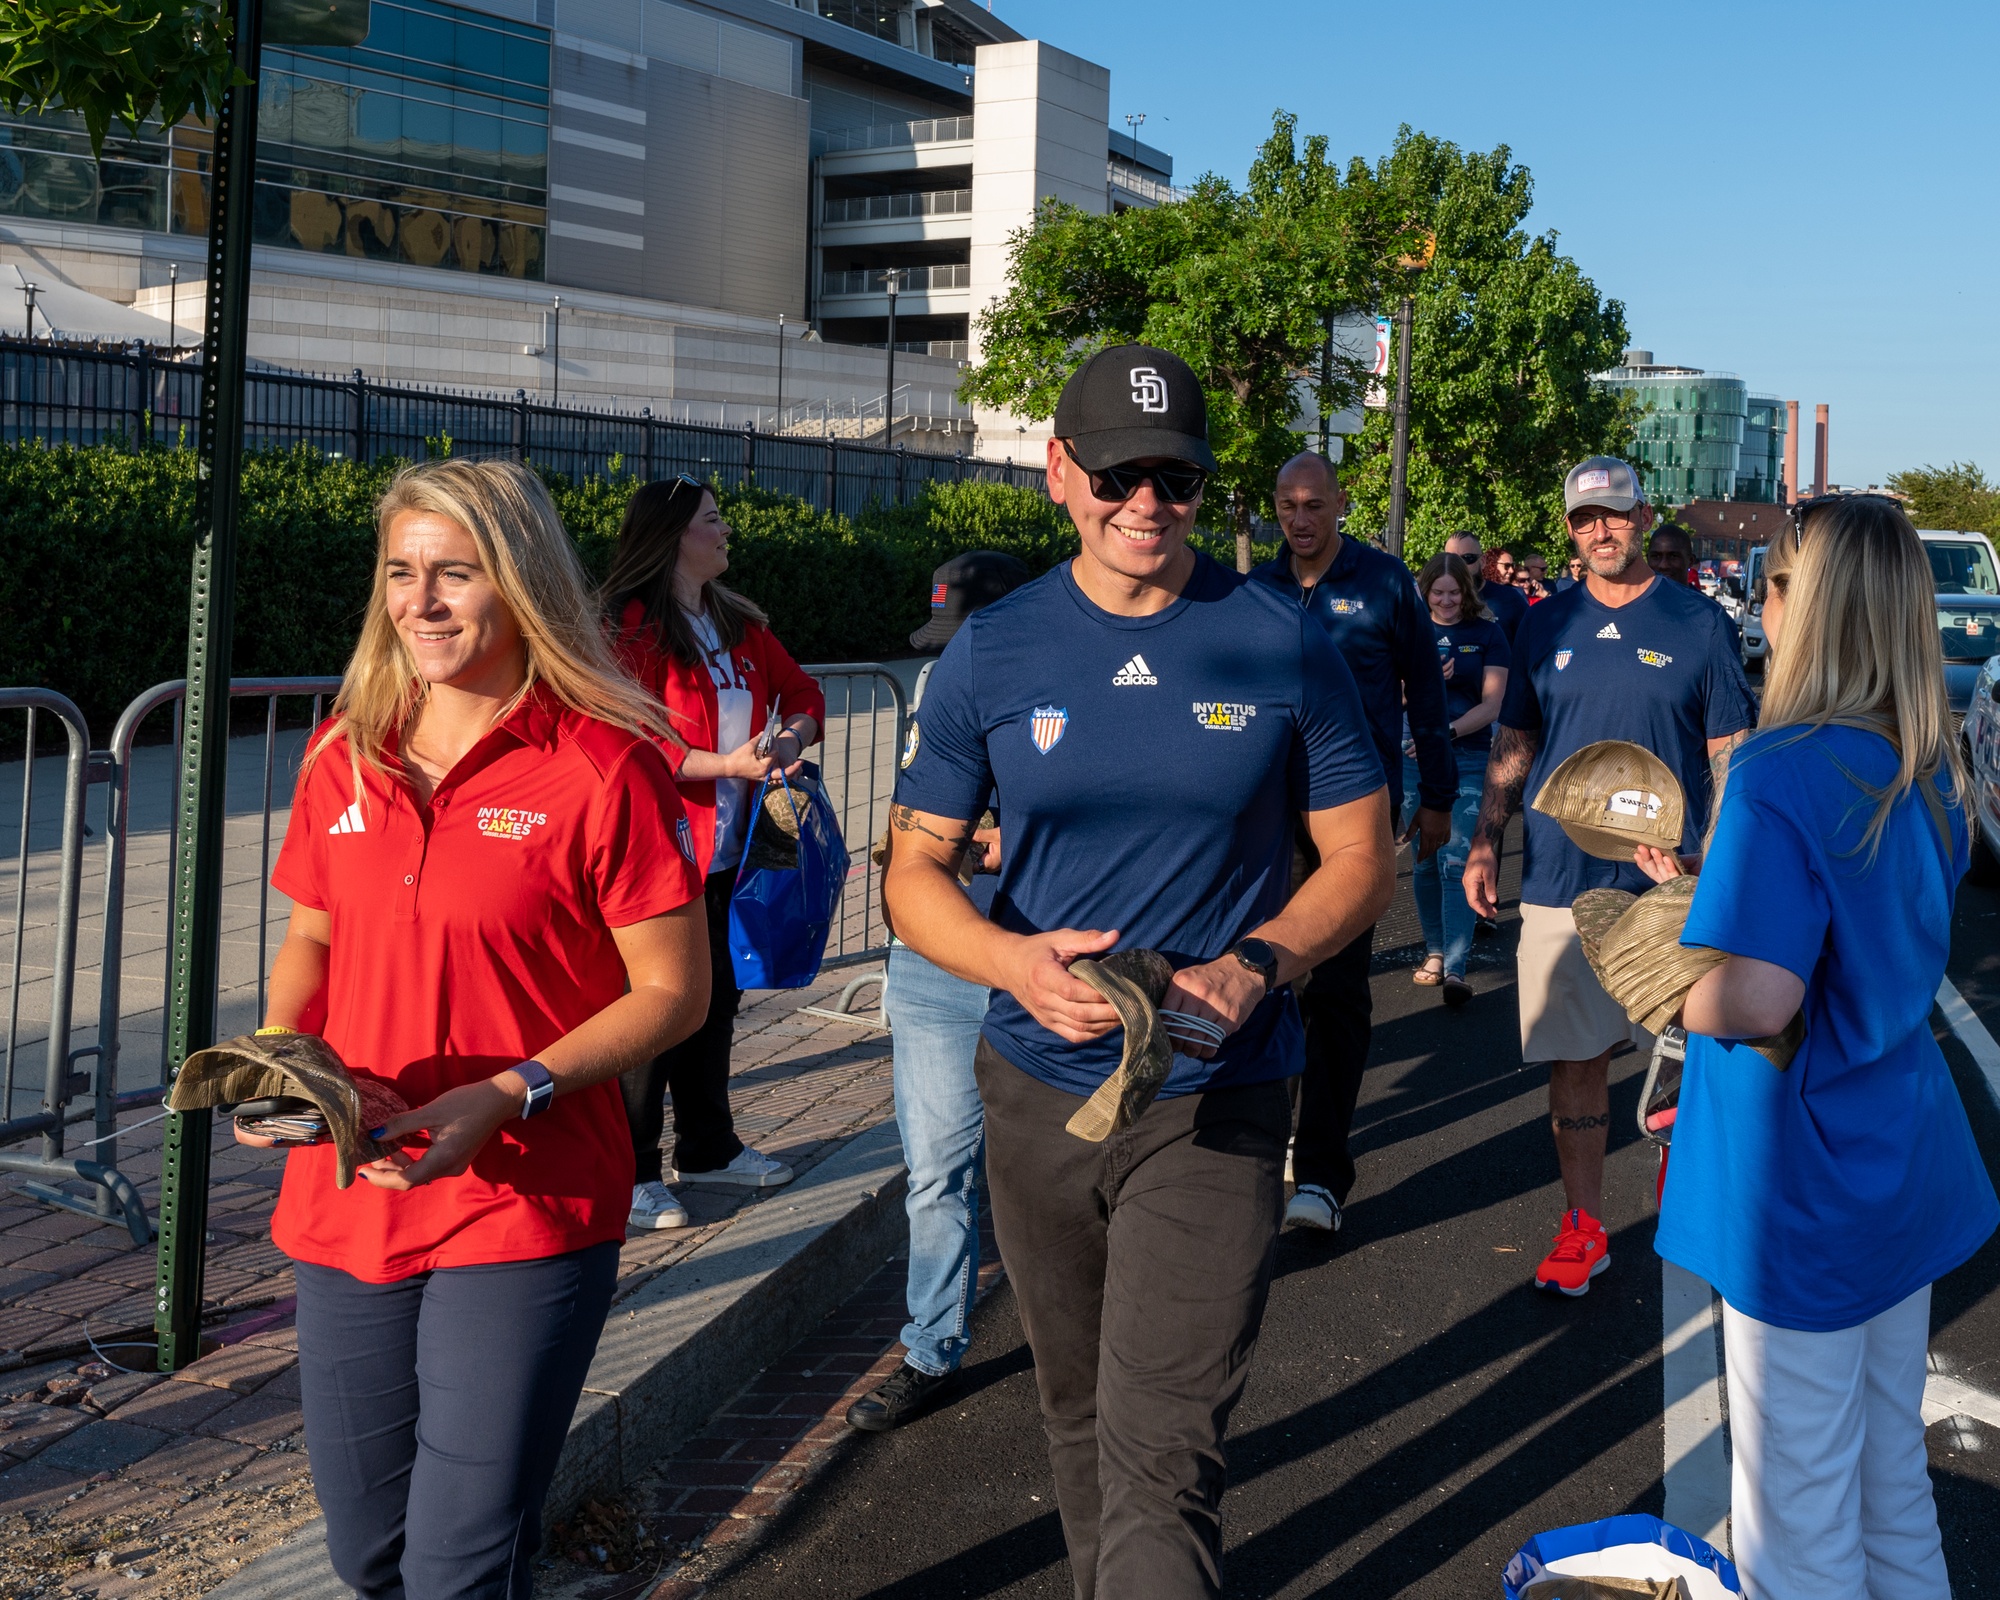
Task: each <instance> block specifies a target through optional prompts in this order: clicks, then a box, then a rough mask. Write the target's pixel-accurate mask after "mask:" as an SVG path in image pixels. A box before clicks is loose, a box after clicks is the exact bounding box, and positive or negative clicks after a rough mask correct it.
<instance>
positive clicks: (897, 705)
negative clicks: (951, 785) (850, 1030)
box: [805, 661, 910, 1021]
mask: <svg viewBox="0 0 2000 1600" xmlns="http://www.w3.org/2000/svg"><path fill="white" fill-rule="evenodd" d="M805 670H806V672H807V673H808V674H810V675H811V676H812V677H814V678H816V679H818V680H819V684H820V687H821V688H822V689H823V690H825V691H826V724H827V725H826V727H825V728H824V729H822V730H821V732H820V752H819V764H820V772H821V775H822V777H823V778H824V779H825V781H826V789H827V794H828V795H829V796H830V797H831V798H832V800H833V804H834V808H835V810H836V811H837V812H838V814H839V817H840V833H841V837H842V838H843V839H845V840H846V841H847V854H848V861H849V865H848V869H847V874H848V875H847V891H846V893H845V894H844V895H843V896H842V897H841V905H840V914H839V916H838V917H837V918H836V919H835V921H834V926H833V931H832V932H831V933H830V934H829V935H828V938H827V951H826V960H825V962H824V963H823V965H824V966H827V967H846V966H853V965H856V964H857V963H860V962H863V961H874V960H879V959H880V958H881V957H883V956H884V955H886V954H888V950H889V927H888V924H887V923H886V922H885V921H884V920H883V916H882V882H881V877H882V874H881V869H880V868H879V867H877V866H876V865H875V863H874V861H873V860H872V859H871V852H872V850H873V848H874V844H875V840H876V838H877V836H878V835H879V834H880V832H881V829H882V827H883V825H884V824H885V823H886V822H887V821H888V818H889V798H890V795H891V794H892V793H893V792H894V789H895V785H896V756H897V753H898V752H899V751H900V750H901V749H902V747H903V734H904V731H905V730H906V729H907V728H908V726H909V720H910V710H909V701H908V697H907V696H906V695H905V694H904V693H903V686H902V684H901V683H900V682H898V681H897V679H896V676H895V674H894V673H892V672H890V671H889V669H888V668H887V667H884V666H883V665H882V664H881V663H880V662H877V661H838V662H832V663H829V664H823V665H818V666H809V667H807V668H806V669H805ZM855 1020H856V1021H859V1020H861V1019H860V1018H858V1017H857V1018H856V1019H855Z"/></svg>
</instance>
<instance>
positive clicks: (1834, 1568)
mask: <svg viewBox="0 0 2000 1600" xmlns="http://www.w3.org/2000/svg"><path fill="white" fill-rule="evenodd" d="M1930 1320H1931V1291H1930V1288H1929V1286H1928V1285H1927V1286H1925V1287H1924V1288H1922V1289H1919V1290H1918V1291H1917V1292H1916V1293H1915V1294H1913V1295H1911V1296H1910V1297H1909V1299H1907V1300H1905V1301H1903V1302H1902V1303H1901V1304H1900V1305H1895V1306H1891V1307H1890V1308H1889V1309H1888V1310H1887V1311H1884V1312H1883V1313H1881V1315H1879V1316H1876V1317H1872V1318H1870V1319H1869V1320H1868V1321H1867V1322H1864V1323H1862V1324H1861V1325H1860V1326H1859V1327H1858V1328H1844V1329H1842V1330H1841V1331H1840V1332H1838V1333H1799V1332H1797V1331H1795V1330H1793V1329H1790V1328H1774V1327H1772V1326H1771V1325H1770V1324H1769V1323H1767V1322H1758V1321H1757V1320H1756V1319H1755V1318H1752V1317H1746V1316H1745V1315H1744V1314H1743V1313H1742V1312H1740V1311H1738V1310H1736V1309H1735V1308H1734V1307H1733V1306H1730V1305H1728V1304H1726V1303H1725V1304H1724V1306H1723V1308H1722V1333H1723V1345H1724V1349H1725V1351H1726V1353H1727V1358H1728V1363H1729V1437H1730V1444H1731V1447H1732V1452H1733V1460H1732V1462H1731V1466H1730V1480H1731V1481H1730V1492H1731V1507H1730V1510H1731V1521H1730V1532H1731V1543H1732V1545H1733V1546H1734V1547H1735V1553H1736V1567H1737V1571H1738V1572H1739V1573H1740V1574H1741V1576H1742V1579H1743V1589H1744V1593H1745V1594H1746V1595H1748V1596H1749V1597H1750V1600H1951V1585H1950V1583H1949V1582H1948V1581H1947V1580H1946V1578H1945V1570H1944V1548H1943V1546H1942V1544H1941V1543H1940V1541H1939V1539H1938V1522H1937V1505H1936V1503H1935V1502H1934V1501H1933V1500H1932V1499H1931V1480H1930V1474H1929V1472H1928V1470H1927V1465H1928V1463H1927V1458H1926V1456H1925V1453H1924V1421H1923V1416H1922V1414H1921V1407H1922V1404H1923V1397H1924V1371H1925V1355H1926V1352H1927V1350H1928V1348H1929V1345H1930Z"/></svg>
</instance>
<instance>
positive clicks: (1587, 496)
mask: <svg viewBox="0 0 2000 1600" xmlns="http://www.w3.org/2000/svg"><path fill="white" fill-rule="evenodd" d="M1645 502H1646V497H1645V495H1644V494H1643V493H1641V492H1640V489H1639V475H1638V474H1637V473H1636V472H1634V471H1633V470H1632V468H1631V466H1630V465H1629V464H1628V463H1626V462H1623V461H1620V460H1619V459H1618V458H1617V457H1616V456H1591V457H1589V458H1588V459H1586V460H1583V461H1579V462H1578V463H1577V464H1576V465H1575V466H1573V467H1571V468H1570V469H1569V476H1568V477H1567V478H1565V479H1563V514H1564V515H1565V516H1567V515H1568V514H1569V513H1570V512H1572V511H1574V510H1576V508H1577V507H1578V506H1602V507H1604V509H1605V510H1606V511H1630V510H1631V509H1632V508H1633V507H1634V506H1637V505H1644V504H1645Z"/></svg>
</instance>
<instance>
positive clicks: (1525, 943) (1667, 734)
mask: <svg viewBox="0 0 2000 1600" xmlns="http://www.w3.org/2000/svg"><path fill="white" fill-rule="evenodd" d="M1563 504H1564V507H1565V510H1566V513H1567V517H1568V522H1569V530H1570V535H1571V537H1572V538H1573V539H1575V541H1576V546H1577V550H1578V553H1579V554H1580V555H1581V556H1582V557H1583V561H1584V566H1585V574H1584V580H1583V582H1582V583H1580V584H1578V585H1577V586H1576V587H1575V588H1573V589H1567V590H1565V591H1564V592H1563V593H1561V594H1559V595H1555V596H1553V597H1552V598H1550V599H1548V600H1545V601H1543V602H1542V603H1541V604H1540V605H1538V606H1536V607H1535V608H1534V609H1533V610H1532V611H1531V612H1530V613H1529V614H1528V616H1527V618H1526V620H1525V621H1523V622H1522V624H1521V629H1520V633H1519V635H1518V636H1517V638H1516V639H1515V642H1514V666H1513V671H1512V672H1511V673H1510V674H1509V676H1508V679H1507V699H1506V702H1505V703H1504V705H1503V706H1502V707H1501V711H1500V717H1499V720H1498V722H1497V723H1496V724H1495V734H1494V739H1493V754H1492V756H1491V758H1490V759H1489V761H1488V764H1487V768H1486V792H1485V794H1484V795H1483V796H1482V798H1481V801H1480V807H1479V823H1478V827H1477V829H1476V830H1475V832H1474V834H1473V839H1472V852H1471V855H1470V857H1469V858H1468V859H1467V861H1466V865H1465V896H1466V899H1467V900H1469V901H1470V902H1471V904H1472V908H1473V910H1474V911H1476V912H1478V913H1479V914H1480V915H1482V916H1488V917H1490V916H1493V915H1494V914H1495V912H1496V911H1497V909H1498V891H1499V885H1500V858H1499V850H1500V839H1501V836H1502V835H1503V834H1504V833H1505V832H1506V829H1507V822H1508V819H1509V818H1511V817H1512V816H1513V815H1514V813H1515V812H1516V811H1518V810H1520V809H1521V803H1522V800H1523V797H1524V796H1526V797H1532V796H1534V795H1535V794H1538V793H1539V792H1540V791H1541V787H1542V785H1543V784H1544V783H1545V782H1546V781H1547V780H1548V776H1549V774H1550V773H1551V772H1553V771H1554V770H1555V769H1556V768H1557V767H1558V766H1559V765H1561V763H1562V762H1563V761H1564V760H1566V759H1567V758H1568V757H1570V756H1571V755H1574V754H1575V753H1576V752H1577V751H1578V750H1581V749H1582V748H1583V747H1584V746H1585V745H1589V744H1595V743H1596V742H1597V741H1598V740H1600V739H1624V740H1629V741H1630V742H1631V743H1633V744H1636V745H1640V746H1643V747H1644V748H1645V749H1648V750H1650V751H1652V752H1653V753H1654V754H1655V755H1656V756H1658V757H1659V758H1660V759H1661V760H1662V761H1664V762H1665V763H1666V764H1667V766H1668V767H1669V768H1670V769H1672V771H1673V772H1674V774H1675V775H1676V776H1677V777H1678V778H1679V779H1680V785H1681V790H1682V792H1683V794H1684V795H1685V796H1686V800H1687V805H1686V810H1685V819H1686V820H1685V823H1684V828H1685V831H1684V833H1683V835H1682V839H1681V849H1682V850H1683V851H1684V852H1685V851H1691V850H1693V849H1694V848H1695V844H1696V841H1697V840H1698V839H1699V838H1700V836H1701V832H1702V829H1703V827H1704V826H1705V824H1706V822H1707V819H1708V808H1709V799H1710V790H1711V784H1710V779H1709V771H1710V768H1709V762H1710V761H1711V760H1712V759H1713V758H1714V757H1716V756H1718V755H1720V754H1721V753H1722V752H1723V751H1724V750H1726V749H1727V748H1728V747H1729V746H1730V745H1731V744H1733V743H1735V742H1736V740H1737V739H1739V738H1741V737H1742V736H1743V734H1744V733H1745V732H1746V731H1747V730H1748V729H1749V728H1750V726H1751V725H1752V723H1753V722H1754V721H1755V711H1754V708H1753V705H1752V702H1751V699H1750V690H1749V686H1748V685H1747V684H1746V683H1745V682H1744V681H1743V673H1742V669H1741V667H1740V666H1739V665H1738V662H1737V654H1736V650H1735V648H1734V644H1733V642H1732V640H1731V638H1730V634H1729V628H1728V619H1727V618H1726V617H1725V616H1724V615H1723V613H1722V610H1721V608H1720V607H1718V606H1717V605H1715V604H1714V602H1712V601H1711V600H1709V599H1708V598H1707V596H1705V595H1703V594H1701V593H1699V592H1698V591H1696V590H1693V589H1690V588H1688V587H1687V585H1685V584H1674V583H1669V582H1667V581H1665V580H1664V579H1663V578H1661V577H1660V576H1659V575H1658V574H1657V573H1655V572H1654V571H1653V569H1652V568H1651V567H1649V566H1648V565H1647V564H1646V555H1645V551H1646V534H1647V532H1648V530H1649V529H1650V528H1651V527H1652V524H1653V511H1652V507H1650V506H1649V505H1647V504H1646V501H1645V498H1644V496H1643V495H1641V493H1640V492H1639V483H1638V478H1637V476H1636V474H1635V473H1634V472H1633V470H1632V468H1631V467H1630V466H1629V465H1627V464H1626V463H1625V462H1623V461H1619V460H1616V459H1614V458H1612V457H1609V456H1592V457H1591V458H1590V459H1589V460H1587V461H1583V462H1580V463H1578V464H1577V465H1576V466H1575V467H1573V468H1571V469H1570V473H1569V476H1568V478H1567V479H1566V480H1565V481H1564V484H1563ZM1651 887H1652V880H1651V879H1650V878H1648V877H1647V876H1646V875H1645V874H1644V873H1642V872H1641V871H1640V870H1639V869H1638V868H1637V867H1636V866H1634V865H1632V864H1631V863H1629V862H1627V863H1623V864H1621V863H1618V862H1612V861H1600V860H1598V859H1596V858H1595V857H1592V856H1588V855H1585V854H1584V853H1583V851H1582V850H1581V849H1579V848H1578V847H1577V846H1576V844H1574V843H1573V842H1572V841H1571V840H1570V838H1569V836H1568V835H1567V834H1565V833H1564V832H1563V830H1562V828H1561V827H1560V826H1559V825H1558V824H1557V823H1556V822H1555V821H1554V819H1552V818H1550V817H1547V816H1544V815H1542V813H1540V812H1538V811H1533V810H1531V811H1529V813H1528V821H1527V845H1526V859H1525V862H1524V864H1523V868H1522V873H1521V944H1520V952H1519V964H1520V977H1519V989H1520V1003H1521V1058H1522V1060H1523V1061H1546V1062H1548V1063H1549V1119H1550V1122H1551V1124H1552V1126H1553V1130H1554V1133H1555V1143H1556V1159H1557V1161H1558V1163H1559V1164H1560V1165H1561V1167H1562V1180H1563V1197H1564V1211H1563V1219H1562V1223H1561V1225H1560V1227H1559V1229H1558V1231H1557V1234H1556V1240H1555V1248H1554V1249H1553V1250H1551V1251H1550V1252H1549V1254H1548V1256H1547V1258H1546V1259H1544V1260H1543V1262H1542V1264H1541V1266H1540V1267H1538V1268H1537V1269H1536V1272H1535V1283H1536V1286H1537V1287H1538V1288H1543V1289H1549V1290H1553V1291H1556V1292H1558V1293H1561V1294H1566V1295H1581V1294H1586V1293H1588V1292H1589V1289H1590V1280H1591V1279H1592V1278H1594V1277H1595V1276H1596V1275H1597V1274H1598V1273H1600V1272H1602V1271H1603V1270H1604V1269H1605V1268H1606V1267H1607V1266H1609V1265H1610V1260H1611V1257H1610V1244H1609V1240H1608V1238H1607V1237H1606V1234H1605V1230H1604V1226H1603V1224H1602V1222H1601V1221H1600V1220H1599V1218H1600V1217H1601V1216H1602V1214H1603V1203H1604V1146H1605V1137H1606V1131H1607V1129H1608V1128H1609V1127H1610V1124H1611V1106H1610V1095H1609V1091H1608V1088H1607V1073H1608V1068H1609V1064H1610V1060H1611V1055H1612V1052H1613V1051H1614V1050H1616V1049H1619V1048H1620V1047H1622V1046H1623V1045H1625V1044H1627V1043H1628V1042H1629V1043H1648V1042H1650V1041H1649V1040H1648V1039H1647V1036H1646V1035H1644V1034H1643V1033H1641V1032H1639V1031H1638V1030H1637V1029H1635V1028H1634V1027H1633V1026H1632V1024H1631V1023H1630V1022H1629V1021H1628V1020H1627V1019H1626V1016H1625V1012H1624V1010H1623V1008H1622V1007H1620V1006H1619V1005H1618V1003H1617V1002H1616V1001H1614V1000H1613V999H1612V998H1611V997H1610V996H1609V995H1607V994H1606V993H1605V992H1604V990H1603V988H1602V987H1601V986H1600V985H1599V984H1598V982H1597V979H1596V977H1595V975H1594V974H1593V973H1592V972H1591V970H1590V964H1589V962H1588V961H1586V960H1585V959H1584V954H1583V947H1582V946H1581V944H1580V943H1579V942H1578V940H1577V932H1576V919H1575V917H1574V916H1572V915H1571V912H1570V907H1571V905H1572V904H1573V903H1574V902H1575V900H1576V897H1577V896H1578V895H1580V894H1582V893H1583V892H1584V890H1586V889H1607V888H1616V889H1628V890H1631V891H1632V892H1634V893H1643V892H1644V891H1645V890H1646V889H1649V888H1651Z"/></svg>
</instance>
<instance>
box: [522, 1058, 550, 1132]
mask: <svg viewBox="0 0 2000 1600" xmlns="http://www.w3.org/2000/svg"><path fill="white" fill-rule="evenodd" d="M514 1070H515V1072H517V1073H519V1074H520V1076H521V1079H522V1081H523V1082H524V1083H526V1084H527V1086H528V1100H527V1104H526V1105H524V1106H522V1107H521V1120H522V1121H523V1122H526V1121H527V1120H528V1118H530V1117H532V1116H537V1115H539V1114H540V1113H542V1112H544V1111H546V1110H548V1108H549V1105H550V1103H551V1102H553V1101H554V1099H555V1097H556V1080H555V1078H554V1077H553V1076H552V1075H551V1074H550V1072H549V1069H548V1068H547V1067H545V1066H543V1065H542V1064H541V1062H539V1061H520V1062H516V1063H515V1066H514Z"/></svg>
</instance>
